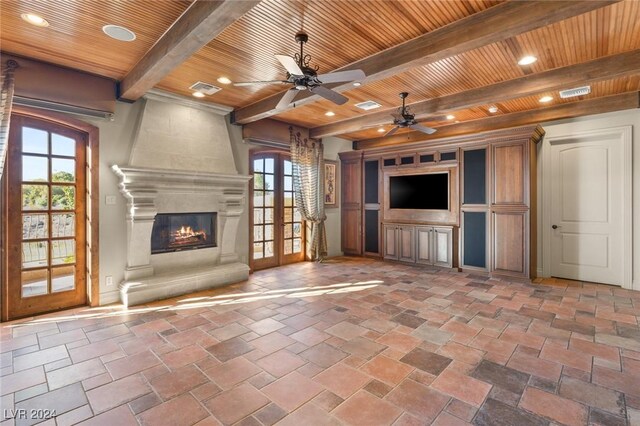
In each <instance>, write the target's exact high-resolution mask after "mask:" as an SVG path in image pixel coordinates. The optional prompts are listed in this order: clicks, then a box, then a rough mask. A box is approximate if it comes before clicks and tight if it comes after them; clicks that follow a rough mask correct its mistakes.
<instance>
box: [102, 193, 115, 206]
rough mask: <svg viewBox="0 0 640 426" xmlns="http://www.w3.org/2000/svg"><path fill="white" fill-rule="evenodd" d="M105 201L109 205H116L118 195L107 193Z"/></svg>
mask: <svg viewBox="0 0 640 426" xmlns="http://www.w3.org/2000/svg"><path fill="white" fill-rule="evenodd" d="M104 202H105V204H106V205H108V206H113V205H115V204H116V196H115V195H107V196H106V197H105V198H104Z"/></svg>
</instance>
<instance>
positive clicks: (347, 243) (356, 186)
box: [339, 151, 363, 255]
mask: <svg viewBox="0 0 640 426" xmlns="http://www.w3.org/2000/svg"><path fill="white" fill-rule="evenodd" d="M339 156H340V171H341V177H342V178H341V187H342V194H341V195H342V196H341V200H342V212H341V214H342V224H341V228H342V251H343V252H344V253H345V254H353V255H361V254H362V207H363V205H362V152H358V151H351V152H344V153H340V154H339Z"/></svg>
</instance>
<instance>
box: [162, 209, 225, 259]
mask: <svg viewBox="0 0 640 426" xmlns="http://www.w3.org/2000/svg"><path fill="white" fill-rule="evenodd" d="M205 247H216V213H161V214H160V213H159V214H157V215H156V218H155V221H154V222H153V230H152V231H151V254H156V253H166V252H172V251H179V250H193V249H199V248H205Z"/></svg>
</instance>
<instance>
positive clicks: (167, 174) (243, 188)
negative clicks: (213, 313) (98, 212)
mask: <svg viewBox="0 0 640 426" xmlns="http://www.w3.org/2000/svg"><path fill="white" fill-rule="evenodd" d="M141 102H144V105H143V108H142V111H141V114H140V116H139V118H138V122H137V125H136V128H137V131H136V135H135V136H134V143H133V146H132V149H131V153H130V157H129V163H128V164H127V165H113V166H112V170H113V172H114V173H115V175H116V176H117V177H118V179H119V182H120V183H119V187H120V192H121V193H122V195H123V196H124V197H125V198H126V199H127V213H126V219H125V220H126V222H125V223H126V228H127V263H126V267H125V270H124V271H123V276H124V279H123V281H122V282H121V283H120V286H119V293H120V300H121V301H122V303H123V304H124V305H126V306H130V305H136V304H141V303H146V302H149V301H152V300H158V299H165V298H171V297H175V296H177V295H180V294H186V293H191V292H196V291H201V290H205V289H209V288H212V287H217V286H222V285H226V284H232V283H237V282H240V281H243V280H246V279H247V278H248V277H249V265H248V264H247V263H246V262H247V260H246V254H243V255H239V254H238V252H237V240H238V228H239V225H240V220H241V215H242V213H243V211H244V208H245V205H246V203H247V192H248V182H249V180H250V179H251V177H250V176H245V175H240V174H238V172H237V169H236V167H235V161H234V158H233V153H232V150H231V142H230V139H229V134H228V130H227V127H226V121H225V118H224V114H226V113H228V112H229V111H228V110H221V109H220V108H219V107H217V106H210V105H203V104H194V103H193V102H192V101H190V100H184V99H181V98H179V97H176V96H173V95H171V96H168V95H166V94H158V93H148V94H146V95H145V97H144V99H143V100H142V101H141ZM194 212H195V216H196V218H194V216H193V215H192V214H193V213H194ZM201 212H208V213H207V214H211V215H210V216H209V218H208V219H205V217H204V216H203V213H201ZM213 212H215V215H213V214H212V213H213ZM169 215H171V216H169ZM189 215H191V219H187V218H188V217H189ZM214 216H215V219H214V218H213V217H214ZM171 217H172V218H174V219H178V220H176V223H175V224H173V223H169V228H170V229H168V230H167V229H165V234H164V236H162V235H160V237H159V238H158V236H156V237H153V231H154V224H155V226H156V227H158V225H159V224H161V222H162V221H165V220H167V219H168V218H171ZM184 220H187V221H186V222H182V221H184ZM188 220H191V222H188ZM207 221H208V223H206V222H207ZM174 225H175V226H174ZM171 228H174V229H171ZM189 228H190V229H189ZM163 239H164V247H162V249H161V250H158V243H159V241H162V240H163ZM152 241H153V244H152ZM212 243H213V244H212ZM160 245H162V244H160ZM152 246H153V248H152ZM194 248H197V249H194Z"/></svg>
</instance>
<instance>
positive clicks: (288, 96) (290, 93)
mask: <svg viewBox="0 0 640 426" xmlns="http://www.w3.org/2000/svg"><path fill="white" fill-rule="evenodd" d="M297 94H298V90H297V89H289V90H287V91H286V92H285V93H284V95H283V96H282V98H281V99H280V102H278V105H276V110H283V109H287V108H288V107H289V104H290V103H291V102H292V101H293V98H295V97H296V95H297Z"/></svg>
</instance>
